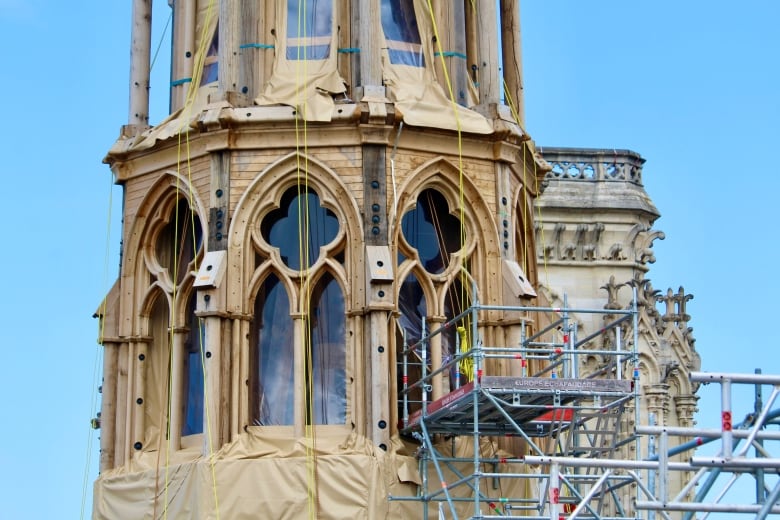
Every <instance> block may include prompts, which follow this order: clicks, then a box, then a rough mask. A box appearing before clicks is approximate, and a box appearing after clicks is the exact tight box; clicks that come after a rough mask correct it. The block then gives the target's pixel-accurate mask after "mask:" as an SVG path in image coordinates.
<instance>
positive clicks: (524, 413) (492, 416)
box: [402, 376, 633, 437]
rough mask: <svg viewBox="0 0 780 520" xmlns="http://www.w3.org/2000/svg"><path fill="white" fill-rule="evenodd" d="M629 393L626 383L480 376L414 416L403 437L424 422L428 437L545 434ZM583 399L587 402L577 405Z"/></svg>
mask: <svg viewBox="0 0 780 520" xmlns="http://www.w3.org/2000/svg"><path fill="white" fill-rule="evenodd" d="M632 391H633V385H632V381H630V380H614V379H571V378H549V377H507V376H484V377H482V378H481V379H480V381H479V382H478V383H474V382H471V383H468V384H466V385H464V386H462V387H460V388H458V389H456V390H453V391H452V392H450V393H449V394H447V395H445V396H444V397H442V398H440V399H437V400H435V401H432V402H431V403H430V404H428V405H427V408H426V409H425V411H424V410H422V409H421V410H418V411H416V412H414V413H412V414H411V415H410V416H409V424H408V426H407V427H406V428H405V429H404V430H403V431H402V433H404V434H411V433H412V432H414V431H419V430H420V422H421V421H425V422H426V426H427V430H428V432H429V433H432V434H453V435H467V434H470V433H473V432H474V431H478V432H479V433H480V434H482V435H488V436H507V435H517V434H521V431H522V432H524V433H525V434H526V435H527V436H529V437H538V436H547V435H549V434H550V432H551V429H554V428H565V427H566V426H567V425H568V424H570V423H571V421H572V419H573V418H574V416H575V413H574V412H576V411H578V410H581V409H583V408H587V409H592V408H594V405H593V404H592V403H593V402H596V403H598V404H596V405H595V407H596V408H597V409H598V410H601V411H606V410H608V409H610V408H612V407H614V406H617V405H618V404H620V403H623V402H625V400H626V398H627V396H630V395H631V392H632ZM583 399H586V400H587V401H588V402H589V404H587V405H582V404H581V403H579V401H580V400H583ZM475 418H476V428H475Z"/></svg>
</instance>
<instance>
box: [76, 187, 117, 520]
mask: <svg viewBox="0 0 780 520" xmlns="http://www.w3.org/2000/svg"><path fill="white" fill-rule="evenodd" d="M108 179H109V183H108V213H107V215H106V252H105V255H104V257H103V287H104V288H107V287H108V271H109V267H108V265H109V255H110V248H111V216H112V212H113V207H114V177H113V175H110V176H109V178H108ZM103 292H104V293H105V297H104V299H103V303H102V304H101V305H100V318H99V321H98V341H97V342H98V345H103V339H104V338H105V333H106V312H107V309H108V297H109V295H110V289H104V291H103ZM101 352H102V350H101V347H100V346H98V348H97V350H96V352H95V362H94V366H93V369H92V398H91V399H92V401H91V403H90V412H95V410H97V403H98V390H97V388H98V370H99V368H98V367H99V366H100V354H101ZM94 432H95V429H94V428H92V427H91V426H90V428H89V433H88V435H87V456H86V457H85V459H86V464H85V465H84V479H83V482H82V487H81V514H80V518H82V519H83V518H84V513H85V510H86V503H87V488H88V484H89V467H90V466H91V464H92V442H93V440H94Z"/></svg>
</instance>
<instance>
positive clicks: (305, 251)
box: [250, 187, 347, 426]
mask: <svg viewBox="0 0 780 520" xmlns="http://www.w3.org/2000/svg"><path fill="white" fill-rule="evenodd" d="M259 227H260V233H261V235H262V237H263V239H264V240H265V242H266V243H267V244H268V246H270V247H271V248H272V249H275V250H276V251H277V252H278V257H279V259H280V260H281V262H282V264H283V265H284V267H287V268H289V269H291V270H294V271H297V272H296V273H295V274H290V273H289V271H287V270H285V269H282V266H277V267H278V268H279V269H278V270H274V271H273V272H272V273H269V274H268V275H267V276H266V277H265V279H264V281H263V282H262V283H261V286H260V288H259V289H258V291H257V294H256V296H255V304H254V316H255V318H254V321H253V325H252V337H253V340H252V345H253V354H252V355H253V357H254V361H253V362H252V363H253V364H252V366H253V369H252V381H251V393H252V397H251V398H250V401H251V406H252V412H251V420H252V424H254V425H259V426H279V425H293V424H295V423H296V421H298V420H300V421H302V424H301V425H303V424H306V425H339V424H342V425H343V424H346V422H347V382H346V352H347V349H346V343H347V339H346V304H345V297H344V289H343V288H342V286H341V284H340V283H339V281H338V279H337V276H336V273H335V271H333V270H334V269H336V265H335V263H338V264H342V263H343V261H344V258H343V251H342V249H343V245H339V243H338V242H335V243H334V241H335V240H336V239H337V237H338V236H339V230H340V226H339V221H338V218H337V217H336V215H335V213H334V212H333V211H332V210H330V209H328V208H326V207H324V206H322V204H321V201H320V197H319V196H318V195H317V193H316V192H315V191H314V190H313V189H301V188H299V187H292V188H290V189H288V190H286V191H285V192H284V193H283V194H282V196H281V200H280V203H279V207H278V208H277V209H275V210H272V211H270V212H269V213H268V214H267V215H266V216H265V217H264V218H263V219H262V220H261V222H260V226H259ZM323 254H324V255H327V257H328V258H329V259H332V260H335V263H333V262H329V263H325V262H321V261H320V260H322V259H321V258H320V256H321V255H323ZM284 273H287V274H284ZM289 291H295V294H294V296H295V297H294V298H293V295H292V294H291V293H290V292H289ZM293 300H295V301H298V302H300V303H299V304H298V305H296V308H295V309H294V308H293V305H292V303H291V302H292V301H293ZM294 316H297V317H296V318H295V319H294ZM296 389H298V390H297V391H298V392H300V394H296ZM296 395H298V396H299V397H296ZM298 399H300V400H298ZM296 402H297V403H300V405H299V406H301V407H302V408H301V409H300V410H296V409H295V406H296ZM298 418H300V419H298Z"/></svg>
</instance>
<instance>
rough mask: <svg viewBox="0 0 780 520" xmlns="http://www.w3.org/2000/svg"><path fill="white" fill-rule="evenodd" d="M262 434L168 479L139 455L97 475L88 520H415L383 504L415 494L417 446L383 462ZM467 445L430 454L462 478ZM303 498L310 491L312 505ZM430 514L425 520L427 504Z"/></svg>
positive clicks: (180, 457) (451, 476)
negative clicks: (450, 463) (448, 459)
mask: <svg viewBox="0 0 780 520" xmlns="http://www.w3.org/2000/svg"><path fill="white" fill-rule="evenodd" d="M262 431H263V429H262V428H249V431H248V432H247V433H245V434H243V435H241V437H240V438H239V439H238V440H237V441H236V442H234V443H232V444H229V445H226V446H225V447H224V448H223V449H222V450H220V451H219V452H217V453H215V454H214V456H213V457H212V459H211V460H213V464H212V463H210V462H209V459H208V458H206V457H201V456H200V455H199V453H198V452H197V451H196V450H193V449H191V450H184V451H178V452H176V453H175V454H173V456H172V457H171V458H170V459H169V465H168V467H167V469H166V467H165V457H164V456H163V457H157V456H156V455H155V454H153V453H147V454H145V455H144V456H142V457H140V458H138V459H135V460H134V461H133V462H132V463H131V464H130V465H128V466H127V467H124V468H118V469H115V470H112V471H108V472H104V473H103V474H102V475H101V476H100V478H99V479H98V480H97V482H96V483H95V495H94V510H93V519H94V520H104V519H105V520H107V519H117V518H133V519H158V518H166V517H167V518H176V519H199V520H200V519H217V518H221V519H231V520H241V519H247V520H249V519H253V520H254V519H258V518H274V519H281V520H297V519H300V518H310V515H309V512H310V510H309V508H310V507H312V508H315V509H316V513H317V515H316V518H318V519H319V520H331V519H332V520H336V519H340V520H343V519H345V518H350V519H363V518H373V519H384V518H387V519H399V520H400V519H410V518H421V511H422V504H421V503H420V502H418V501H403V500H389V497H391V496H392V497H411V496H414V495H415V494H416V492H417V484H419V483H420V475H419V473H418V471H417V468H418V462H417V461H416V459H415V458H414V456H413V454H414V450H415V448H416V446H414V445H407V444H405V443H403V442H402V441H400V440H399V439H395V440H394V441H393V442H392V443H391V449H390V451H389V452H387V453H386V452H384V451H382V450H380V449H378V448H374V447H373V445H372V444H371V443H370V441H368V440H367V439H365V438H363V437H359V436H357V435H354V434H349V435H347V436H346V437H345V435H344V434H341V435H332V434H318V435H317V438H316V441H315V442H314V444H312V441H311V440H306V439H299V440H294V439H290V438H279V437H278V436H277V437H276V438H274V437H273V436H271V435H265V436H261V434H260V432H262ZM471 442H472V441H471V439H470V438H468V437H464V438H456V439H455V440H454V441H453V440H446V441H443V442H442V443H441V444H440V445H439V446H437V451H439V453H441V454H442V455H444V456H452V455H456V456H458V457H463V458H464V459H466V460H467V461H468V462H464V463H459V464H457V465H456V466H455V467H456V470H457V471H458V472H459V473H460V474H461V475H469V474H471V473H472V472H473V469H474V468H473V463H472V462H471V461H470V459H471V458H472V457H473V452H472V444H471ZM312 446H314V447H313V448H312V449H309V448H311V447H312ZM480 451H481V453H482V456H484V457H509V456H511V455H509V454H507V453H504V452H500V451H498V450H497V449H496V448H495V446H494V445H493V444H492V443H490V442H488V441H487V440H484V441H483V443H482V444H481V445H480ZM494 470H495V471H499V472H506V471H514V472H528V468H527V467H525V466H524V465H521V466H518V465H515V466H511V465H507V464H503V465H500V467H498V468H493V467H492V466H491V467H485V468H483V470H482V471H494ZM428 474H429V477H428V478H429V484H430V486H431V487H430V488H429V491H431V492H432V491H437V490H439V489H440V487H439V484H438V482H439V479H438V476H437V474H436V470H435V468H434V466H433V465H432V464H429V466H428ZM444 478H445V481H446V482H449V483H453V482H455V481H456V480H458V479H459V478H460V477H459V476H458V475H457V474H456V473H454V472H453V471H451V470H450V469H447V468H446V467H444ZM494 484H495V482H493V481H492V480H491V481H490V483H489V484H488V483H487V482H485V481H483V483H482V485H481V491H482V493H483V495H484V497H486V498H490V499H493V500H494V501H495V502H499V499H500V498H501V497H529V496H533V495H534V494H535V493H536V490H534V489H532V488H531V486H530V483H529V481H528V480H518V479H508V478H507V479H500V481H498V487H497V488H496V487H494ZM310 490H312V491H316V493H315V494H314V495H313V496H314V498H311V499H310V497H312V495H310ZM451 492H452V495H453V496H456V497H471V496H473V495H472V492H471V488H470V487H469V486H467V485H461V486H457V487H455V488H453V489H451ZM217 504H218V506H217ZM483 505H484V507H483V510H482V512H483V513H488V510H487V503H485V502H483ZM430 507H431V513H432V514H433V512H434V511H435V508H436V504H435V503H433V504H431V506H430ZM217 510H218V511H219V513H217ZM445 510H446V511H449V509H448V506H445ZM457 511H458V515H459V516H464V517H467V516H470V514H471V513H473V502H471V501H466V502H460V503H458V504H457ZM447 517H448V518H450V517H451V515H450V514H449V513H447Z"/></svg>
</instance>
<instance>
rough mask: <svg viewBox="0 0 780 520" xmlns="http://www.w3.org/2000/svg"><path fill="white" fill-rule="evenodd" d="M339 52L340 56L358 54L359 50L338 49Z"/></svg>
mask: <svg viewBox="0 0 780 520" xmlns="http://www.w3.org/2000/svg"><path fill="white" fill-rule="evenodd" d="M339 52H340V53H341V54H357V53H359V52H360V49H359V48H357V47H344V48H341V49H339Z"/></svg>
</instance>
